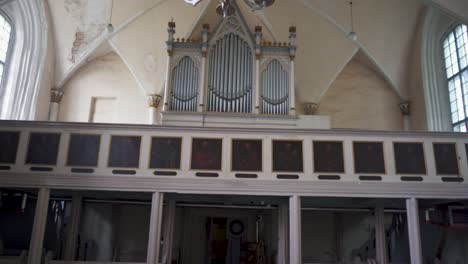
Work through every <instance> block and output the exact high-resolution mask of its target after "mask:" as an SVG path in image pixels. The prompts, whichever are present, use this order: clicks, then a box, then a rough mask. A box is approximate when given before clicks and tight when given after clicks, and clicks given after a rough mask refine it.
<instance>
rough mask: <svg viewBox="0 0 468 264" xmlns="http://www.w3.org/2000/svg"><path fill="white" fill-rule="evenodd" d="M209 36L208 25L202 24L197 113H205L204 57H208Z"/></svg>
mask: <svg viewBox="0 0 468 264" xmlns="http://www.w3.org/2000/svg"><path fill="white" fill-rule="evenodd" d="M209 34H210V25H209V24H203V31H202V41H203V43H202V48H201V50H202V61H201V69H200V84H199V87H198V109H197V111H198V112H204V111H205V87H206V72H207V68H206V57H207V56H208V36H209Z"/></svg>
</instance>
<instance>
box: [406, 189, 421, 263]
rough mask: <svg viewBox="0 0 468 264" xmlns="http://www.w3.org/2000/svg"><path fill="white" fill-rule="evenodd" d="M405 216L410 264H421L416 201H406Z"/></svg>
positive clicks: (412, 199) (410, 199)
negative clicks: (406, 219)
mask: <svg viewBox="0 0 468 264" xmlns="http://www.w3.org/2000/svg"><path fill="white" fill-rule="evenodd" d="M406 215H407V218H408V236H409V237H408V238H409V244H410V253H411V264H422V263H423V262H422V249H421V233H420V229H419V207H418V200H417V199H415V198H409V199H406Z"/></svg>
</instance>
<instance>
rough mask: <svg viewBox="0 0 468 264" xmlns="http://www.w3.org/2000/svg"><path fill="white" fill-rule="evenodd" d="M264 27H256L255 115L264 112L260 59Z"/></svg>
mask: <svg viewBox="0 0 468 264" xmlns="http://www.w3.org/2000/svg"><path fill="white" fill-rule="evenodd" d="M262 37H263V33H262V27H261V26H256V27H255V75H254V76H255V89H254V90H253V95H254V99H255V105H254V109H253V113H254V114H260V112H261V111H262V110H261V109H260V96H261V95H262V91H261V87H260V58H261V56H262Z"/></svg>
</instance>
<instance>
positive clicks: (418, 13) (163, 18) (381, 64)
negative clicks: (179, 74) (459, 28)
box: [48, 0, 468, 102]
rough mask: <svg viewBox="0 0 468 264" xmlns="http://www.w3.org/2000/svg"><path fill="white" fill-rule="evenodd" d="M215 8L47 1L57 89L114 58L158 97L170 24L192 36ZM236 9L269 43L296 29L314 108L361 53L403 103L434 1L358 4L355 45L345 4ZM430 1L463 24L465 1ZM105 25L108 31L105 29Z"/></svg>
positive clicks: (300, 82) (209, 0)
mask: <svg viewBox="0 0 468 264" xmlns="http://www.w3.org/2000/svg"><path fill="white" fill-rule="evenodd" d="M217 2H218V1H216V0H204V1H203V2H201V3H200V4H198V5H197V6H196V7H192V6H191V5H188V4H185V3H184V1H183V0H138V1H135V0H114V1H112V0H99V1H88V0H48V4H49V9H50V17H51V19H50V21H51V28H52V32H53V40H54V44H55V50H56V52H55V86H56V88H62V87H63V86H64V85H65V84H66V82H67V81H68V80H69V78H70V77H72V76H73V74H74V73H75V72H76V71H77V70H78V69H79V68H80V67H82V66H83V65H85V64H86V63H87V62H88V61H90V60H92V59H93V58H95V57H98V56H101V55H103V54H106V53H108V52H110V51H114V52H116V53H117V54H118V55H119V56H121V57H122V59H123V61H124V62H125V63H126V65H127V67H128V68H129V70H130V72H131V73H132V74H133V76H134V77H135V79H136V81H137V83H138V85H139V86H140V87H136V89H142V91H143V92H145V93H147V94H150V93H162V87H163V85H164V77H165V70H166V61H167V53H166V47H165V41H166V39H167V31H166V30H167V22H168V21H170V20H171V19H173V20H174V21H175V22H176V23H177V28H176V31H177V32H176V37H180V38H187V37H195V36H196V35H197V34H198V32H199V31H200V27H201V24H203V23H210V24H212V25H214V24H215V23H216V22H217V21H218V20H219V19H220V17H219V16H217V15H216V14H215V11H214V7H215V6H216V4H217ZM237 2H238V3H239V4H240V8H241V9H242V11H243V15H244V16H245V18H246V21H247V23H248V24H249V27H250V28H251V29H253V27H254V26H255V25H258V24H259V25H262V26H263V28H264V33H265V38H266V39H267V40H272V41H281V42H283V41H287V40H288V27H289V26H290V25H295V26H296V27H297V30H298V46H299V47H298V48H299V49H298V56H297V74H296V79H297V87H296V89H297V93H298V94H299V96H300V98H302V100H305V101H311V102H318V101H319V100H320V99H321V97H322V96H323V95H324V94H325V92H326V91H327V89H328V88H329V87H330V85H331V84H332V83H333V81H334V80H335V79H336V77H337V76H338V75H339V73H340V72H341V71H342V70H343V68H344V67H345V66H346V65H347V63H348V62H349V61H350V60H351V58H353V56H354V55H355V54H356V52H358V51H361V52H362V53H363V54H365V55H366V56H368V58H369V59H370V61H372V62H373V64H374V65H373V66H374V67H375V68H376V69H377V70H378V71H380V72H381V74H382V75H383V76H384V77H385V78H386V79H387V81H388V83H390V84H391V86H392V88H393V89H394V90H395V92H396V93H397V94H398V95H399V96H400V97H401V98H402V100H404V99H405V98H406V97H407V93H408V92H407V90H408V86H409V83H411V81H410V78H412V74H411V72H410V71H409V69H410V68H409V64H410V60H411V56H410V55H411V53H413V52H418V51H419V46H417V45H416V42H415V38H416V37H415V36H416V35H417V33H418V31H419V30H420V29H421V24H422V18H423V16H424V13H425V6H426V2H427V3H429V2H431V1H424V0H355V1H354V14H355V28H356V29H355V31H356V32H357V34H358V40H357V41H353V40H350V39H348V38H347V33H348V32H349V31H350V26H349V24H350V22H349V21H350V15H349V5H348V1H346V0H277V1H276V3H275V4H274V5H273V6H272V7H270V8H268V9H266V10H264V11H260V12H252V11H250V10H249V8H248V7H247V6H246V5H245V4H244V3H242V1H240V0H237ZM434 2H436V5H438V6H443V8H444V9H446V10H449V11H450V12H452V14H453V15H455V16H457V15H458V17H459V18H460V19H467V21H468V18H467V17H466V14H468V12H465V13H463V10H465V11H468V4H466V3H464V2H465V1H464V0H450V1H439V0H434ZM464 8H465V9H464ZM463 14H465V16H464V15H463ZM110 21H111V22H112V24H113V26H114V30H113V32H109V31H108V30H107V24H108V23H109V22H110Z"/></svg>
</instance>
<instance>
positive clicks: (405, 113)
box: [398, 102, 411, 131]
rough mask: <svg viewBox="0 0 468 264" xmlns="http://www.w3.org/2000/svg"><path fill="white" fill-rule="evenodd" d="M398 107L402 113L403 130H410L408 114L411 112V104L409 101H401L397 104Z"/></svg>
mask: <svg viewBox="0 0 468 264" xmlns="http://www.w3.org/2000/svg"><path fill="white" fill-rule="evenodd" d="M398 106H399V107H400V112H401V114H402V115H403V130H404V131H410V129H411V123H410V122H411V121H410V114H411V108H410V107H411V105H410V103H409V102H402V103H400V104H399V105H398Z"/></svg>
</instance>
